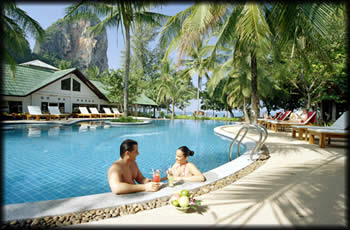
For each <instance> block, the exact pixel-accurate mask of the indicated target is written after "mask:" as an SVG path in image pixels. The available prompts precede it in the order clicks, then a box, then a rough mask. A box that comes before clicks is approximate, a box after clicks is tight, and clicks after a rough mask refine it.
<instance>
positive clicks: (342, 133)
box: [308, 128, 349, 148]
mask: <svg viewBox="0 0 350 230" xmlns="http://www.w3.org/2000/svg"><path fill="white" fill-rule="evenodd" d="M308 132H309V137H310V138H309V143H310V144H314V142H315V136H319V137H320V141H319V145H320V147H321V148H325V147H326V138H327V137H328V144H330V143H331V137H339V138H349V130H345V129H331V128H329V129H327V128H322V129H317V128H312V129H311V128H309V129H308Z"/></svg>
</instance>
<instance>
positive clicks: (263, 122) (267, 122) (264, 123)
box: [258, 110, 291, 128]
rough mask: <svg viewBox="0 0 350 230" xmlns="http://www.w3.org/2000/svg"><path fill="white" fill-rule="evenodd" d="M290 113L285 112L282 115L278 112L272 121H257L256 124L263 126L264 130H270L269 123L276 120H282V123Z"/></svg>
mask: <svg viewBox="0 0 350 230" xmlns="http://www.w3.org/2000/svg"><path fill="white" fill-rule="evenodd" d="M290 113H291V111H289V110H288V111H286V112H284V113H282V112H278V113H277V114H276V115H275V116H274V117H273V118H272V119H258V124H261V125H264V126H265V127H266V128H270V125H271V123H269V121H277V120H282V121H284V120H285V119H286V118H287V117H288V116H289V114H290Z"/></svg>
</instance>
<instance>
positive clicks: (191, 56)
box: [181, 39, 214, 111]
mask: <svg viewBox="0 0 350 230" xmlns="http://www.w3.org/2000/svg"><path fill="white" fill-rule="evenodd" d="M208 41H209V39H208V40H207V41H206V42H202V41H201V40H199V41H197V42H196V44H195V46H194V47H192V48H191V49H189V51H188V52H189V53H188V59H182V60H181V63H182V64H183V66H184V68H185V69H184V70H183V72H182V77H185V76H189V77H190V78H193V77H194V76H195V75H197V77H198V81H197V86H198V88H197V111H199V105H200V102H199V94H200V92H201V85H202V78H203V77H204V76H205V77H206V79H207V80H208V79H209V74H208V73H209V70H210V68H212V67H213V65H214V63H211V62H209V60H208V56H209V54H210V53H211V51H212V49H213V48H214V46H208V45H207V43H208ZM203 43H204V44H203Z"/></svg>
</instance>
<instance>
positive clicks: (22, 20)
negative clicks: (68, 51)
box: [2, 1, 44, 78]
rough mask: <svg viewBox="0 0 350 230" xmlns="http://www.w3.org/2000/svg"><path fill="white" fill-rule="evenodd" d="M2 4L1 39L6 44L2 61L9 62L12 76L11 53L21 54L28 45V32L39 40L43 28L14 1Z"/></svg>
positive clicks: (13, 74)
mask: <svg viewBox="0 0 350 230" xmlns="http://www.w3.org/2000/svg"><path fill="white" fill-rule="evenodd" d="M2 6H3V11H2V14H3V15H2V20H3V21H2V26H3V33H2V39H3V43H4V44H6V48H5V49H3V51H4V62H5V63H8V64H10V69H11V75H12V77H13V78H14V77H15V71H16V61H15V58H14V57H13V55H12V54H11V53H12V52H14V53H18V54H20V55H21V54H23V52H24V51H25V50H26V48H27V47H28V41H27V39H26V37H27V35H28V33H29V34H31V35H33V37H35V38H36V39H37V40H38V41H39V42H41V41H42V39H43V36H44V30H43V28H41V26H40V24H39V23H38V22H37V21H35V20H34V19H33V18H31V17H30V16H28V15H27V13H26V12H25V11H23V10H22V9H20V8H18V7H17V5H16V3H15V2H11V1H6V2H5V3H4V4H2Z"/></svg>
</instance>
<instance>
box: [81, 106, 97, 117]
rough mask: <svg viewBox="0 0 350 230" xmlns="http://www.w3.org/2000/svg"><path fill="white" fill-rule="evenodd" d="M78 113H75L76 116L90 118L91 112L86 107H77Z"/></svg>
mask: <svg viewBox="0 0 350 230" xmlns="http://www.w3.org/2000/svg"><path fill="white" fill-rule="evenodd" d="M79 110H80V113H78V114H77V116H78V118H79V117H89V118H92V117H93V114H91V113H90V112H89V111H88V110H87V108H86V107H79Z"/></svg>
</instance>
